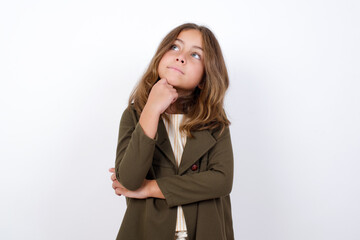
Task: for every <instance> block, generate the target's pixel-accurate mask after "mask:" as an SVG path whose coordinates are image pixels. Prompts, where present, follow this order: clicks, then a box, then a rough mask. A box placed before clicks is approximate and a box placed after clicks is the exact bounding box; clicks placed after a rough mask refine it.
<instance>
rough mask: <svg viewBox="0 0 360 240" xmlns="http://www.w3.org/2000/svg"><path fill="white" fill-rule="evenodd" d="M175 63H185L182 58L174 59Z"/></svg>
mask: <svg viewBox="0 0 360 240" xmlns="http://www.w3.org/2000/svg"><path fill="white" fill-rule="evenodd" d="M176 61H177V62H181V63H185V60H184V59H183V58H180V57H178V58H176Z"/></svg>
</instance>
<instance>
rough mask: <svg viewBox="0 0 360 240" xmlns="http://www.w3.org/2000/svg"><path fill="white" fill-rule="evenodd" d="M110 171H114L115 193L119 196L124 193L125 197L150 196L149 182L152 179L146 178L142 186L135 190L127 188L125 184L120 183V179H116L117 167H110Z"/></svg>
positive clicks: (112, 176) (142, 197) (141, 197)
mask: <svg viewBox="0 0 360 240" xmlns="http://www.w3.org/2000/svg"><path fill="white" fill-rule="evenodd" d="M109 172H111V173H113V174H111V180H112V181H113V184H112V188H113V189H114V190H115V194H117V195H119V196H121V195H124V196H125V197H130V198H138V199H144V198H148V197H149V191H148V190H149V187H148V183H149V181H150V180H146V179H145V180H144V182H143V184H142V185H141V187H140V188H138V189H137V190H135V191H130V190H128V189H126V188H125V187H124V186H123V185H121V183H119V181H118V180H117V179H116V176H115V168H110V169H109Z"/></svg>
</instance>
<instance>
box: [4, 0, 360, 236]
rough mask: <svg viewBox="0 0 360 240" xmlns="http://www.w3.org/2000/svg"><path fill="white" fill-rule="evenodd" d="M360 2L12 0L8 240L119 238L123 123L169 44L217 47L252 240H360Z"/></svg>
mask: <svg viewBox="0 0 360 240" xmlns="http://www.w3.org/2000/svg"><path fill="white" fill-rule="evenodd" d="M359 12H360V4H359V2H358V1H356V0H348V1H346V0H345V1H344V0H343V1H340V0H337V1H336V0H328V1H325V0H312V1H310V0H305V1H304V0H302V1H300V0H298V1H286V0H277V1H265V0H257V1H256V0H252V1H221V3H220V1H209V0H207V1H205V0H203V1H187V0H184V1H176V2H173V1H141V2H139V1H127V2H124V1H114V0H113V1H108V0H105V1H84V0H75V1H74V0H72V1H45V0H43V1H41V0H32V1H19V0H14V1H1V3H0V34H1V35H0V80H1V85H0V99H1V101H0V109H1V117H0V121H1V124H0V141H1V142H0V154H1V155H0V158H1V167H0V184H1V185H0V193H1V200H0V201H1V204H0V239H25V238H26V239H34V240H35V239H36V240H39V239H41V240H42V239H44V240H45V239H46V240H47V239H54V240H57V239H59V240H60V239H61V240H63V239H94V240H98V239H114V238H115V236H116V234H117V230H118V228H119V226H120V223H121V219H122V216H123V213H124V209H125V201H124V199H123V198H121V197H118V196H116V195H114V193H113V190H112V188H111V181H110V178H109V177H110V174H109V173H108V172H107V171H108V168H109V167H111V166H113V164H114V159H115V148H116V141H117V131H118V125H119V119H120V116H121V113H122V111H123V109H124V108H125V106H126V102H127V98H128V96H129V93H130V91H131V89H132V88H133V86H134V85H135V82H136V81H137V80H138V79H139V77H140V76H141V74H142V73H143V72H144V70H145V68H146V66H147V64H148V63H149V60H150V59H151V57H152V55H153V54H154V52H155V49H156V47H157V45H158V44H159V42H160V40H161V39H162V37H164V36H165V34H166V33H167V32H168V31H170V30H171V29H172V28H174V27H175V26H177V25H179V24H181V23H184V22H188V21H191V22H196V23H199V24H206V25H207V26H209V27H210V28H211V29H212V30H213V31H214V32H215V34H216V35H217V37H218V39H219V41H220V43H221V45H222V48H223V51H224V55H225V57H226V62H227V66H228V70H229V73H230V78H231V87H230V90H229V92H228V94H227V99H226V109H227V113H228V115H229V117H230V119H231V121H232V126H231V133H232V140H233V148H234V154H235V164H236V165H235V167H236V169H235V180H234V187H233V192H232V202H233V219H234V228H235V235H236V239H241V240H264V239H265V240H304V239H306V240H319V239H326V240H335V239H346V240H355V239H360V230H359V228H358V227H359V224H360V205H359V202H360V191H359V189H360V186H359V183H360V177H359V174H358V172H359V170H360V163H359V160H360V147H359V146H360V125H359V122H360V97H359V90H360V83H359V80H360V70H359V66H360V57H359V56H360V47H359V42H360V31H359V29H360V28H359V27H360V17H359Z"/></svg>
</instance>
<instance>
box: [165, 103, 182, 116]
mask: <svg viewBox="0 0 360 240" xmlns="http://www.w3.org/2000/svg"><path fill="white" fill-rule="evenodd" d="M176 105H177V104H176V102H174V103H173V104H170V106H169V107H168V108H167V109H166V110H165V112H166V113H168V114H184V113H183V112H182V111H180V110H179V108H178V107H177V106H176Z"/></svg>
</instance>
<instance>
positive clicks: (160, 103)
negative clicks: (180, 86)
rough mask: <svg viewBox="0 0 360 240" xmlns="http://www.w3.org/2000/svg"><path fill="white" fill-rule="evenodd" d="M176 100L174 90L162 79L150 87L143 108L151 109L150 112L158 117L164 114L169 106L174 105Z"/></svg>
mask: <svg viewBox="0 0 360 240" xmlns="http://www.w3.org/2000/svg"><path fill="white" fill-rule="evenodd" d="M177 98H178V93H177V91H176V89H175V88H174V87H173V86H172V85H170V84H168V82H167V80H166V79H165V78H163V79H160V80H159V81H158V82H157V83H155V85H154V86H153V87H152V89H151V91H150V94H149V98H148V100H147V102H146V105H145V107H147V108H149V109H152V111H155V112H156V113H158V114H159V115H160V114H162V113H163V112H165V110H166V109H167V108H168V107H169V106H170V104H172V103H174V102H175V101H176V99H177Z"/></svg>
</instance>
